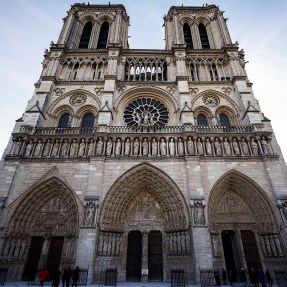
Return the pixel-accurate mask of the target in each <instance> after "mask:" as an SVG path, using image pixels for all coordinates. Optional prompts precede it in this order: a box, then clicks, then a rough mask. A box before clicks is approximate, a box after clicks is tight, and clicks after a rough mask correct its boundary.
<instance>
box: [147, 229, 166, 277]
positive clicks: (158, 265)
mask: <svg viewBox="0 0 287 287" xmlns="http://www.w3.org/2000/svg"><path fill="white" fill-rule="evenodd" d="M162 279H163V260H162V235H161V233H160V231H151V232H150V233H149V235H148V280H149V281H162Z"/></svg>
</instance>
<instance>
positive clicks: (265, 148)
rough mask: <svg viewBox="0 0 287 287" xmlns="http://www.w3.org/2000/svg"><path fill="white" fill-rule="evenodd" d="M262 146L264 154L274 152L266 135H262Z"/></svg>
mask: <svg viewBox="0 0 287 287" xmlns="http://www.w3.org/2000/svg"><path fill="white" fill-rule="evenodd" d="M261 146H262V151H263V153H264V154H272V152H271V148H270V144H269V142H268V141H267V140H266V138H265V137H262V140H261Z"/></svg>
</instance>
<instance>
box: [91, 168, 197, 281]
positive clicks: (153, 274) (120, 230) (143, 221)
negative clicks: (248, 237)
mask: <svg viewBox="0 0 287 287" xmlns="http://www.w3.org/2000/svg"><path fill="white" fill-rule="evenodd" d="M189 226H190V215H189V211H188V207H187V204H186V201H185V199H184V197H183V195H182V193H181V191H180V190H179V188H178V187H177V185H176V184H175V183H174V182H173V180H172V179H171V178H169V177H168V176H167V175H165V174H164V173H163V172H162V171H161V170H159V169H158V168H156V167H154V166H151V165H149V164H146V163H144V164H140V165H138V166H136V167H134V168H132V169H131V170H128V171H127V172H125V173H124V174H123V175H122V176H121V177H120V178H119V179H118V180H117V181H116V182H115V183H114V184H113V186H112V187H111V188H110V191H109V192H108V193H107V195H106V197H105V199H104V201H103V204H102V208H101V210H100V215H99V234H98V244H97V255H96V259H95V266H96V270H95V271H96V272H100V271H101V270H104V269H105V268H117V270H118V276H119V277H118V278H119V280H123V281H125V280H132V281H143V282H145V281H153V280H156V281H159V280H160V281H162V280H164V281H166V280H169V271H170V270H171V269H173V268H179V267H182V268H184V269H186V268H187V266H189V267H188V269H189V270H191V268H192V267H191V266H194V264H192V260H193V256H192V253H193V252H192V242H191V241H192V239H191V233H190V232H191V231H190V228H189Z"/></svg>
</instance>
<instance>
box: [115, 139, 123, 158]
mask: <svg viewBox="0 0 287 287" xmlns="http://www.w3.org/2000/svg"><path fill="white" fill-rule="evenodd" d="M121 150H122V142H121V139H117V142H116V148H115V156H120V155H121Z"/></svg>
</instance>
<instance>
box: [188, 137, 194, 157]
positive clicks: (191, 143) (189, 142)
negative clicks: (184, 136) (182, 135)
mask: <svg viewBox="0 0 287 287" xmlns="http://www.w3.org/2000/svg"><path fill="white" fill-rule="evenodd" d="M187 151H188V154H189V155H194V149H193V140H192V139H191V137H188V140H187Z"/></svg>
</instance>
